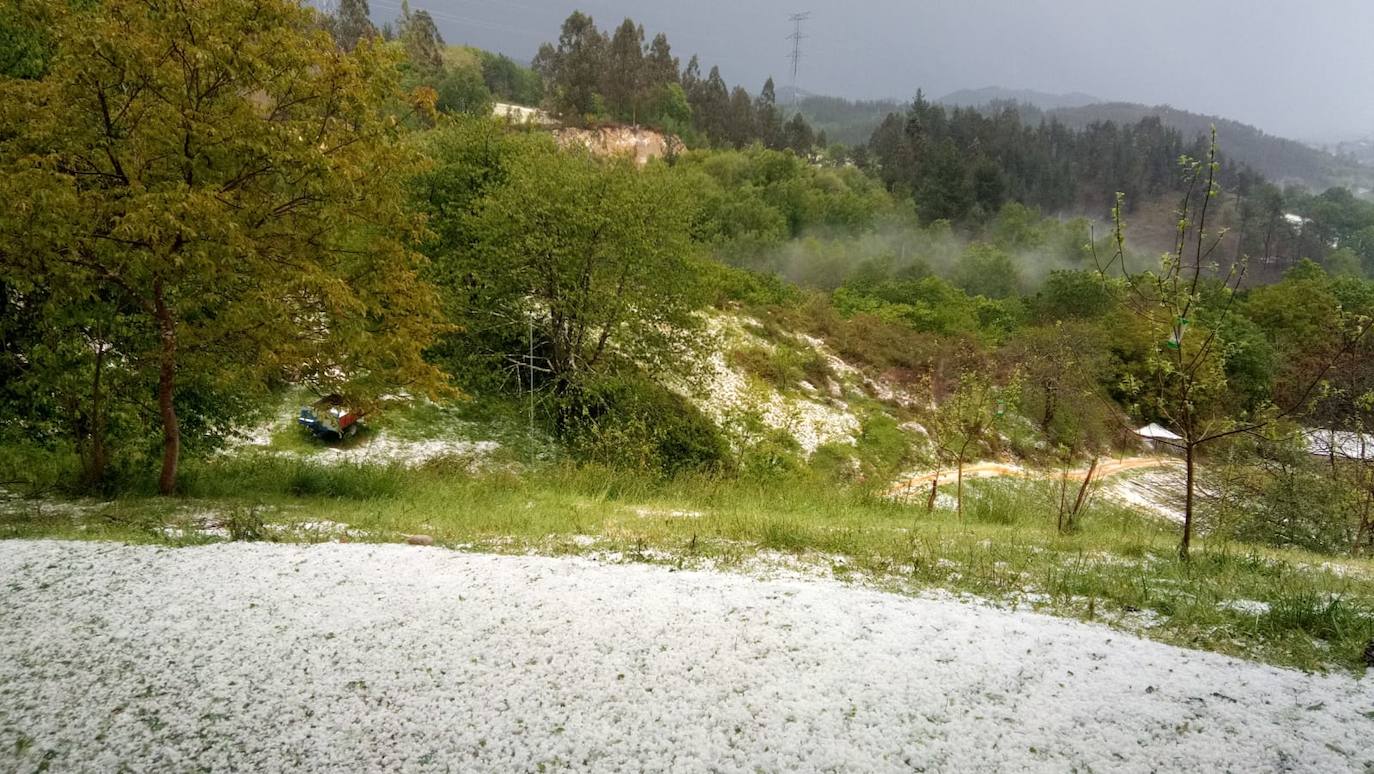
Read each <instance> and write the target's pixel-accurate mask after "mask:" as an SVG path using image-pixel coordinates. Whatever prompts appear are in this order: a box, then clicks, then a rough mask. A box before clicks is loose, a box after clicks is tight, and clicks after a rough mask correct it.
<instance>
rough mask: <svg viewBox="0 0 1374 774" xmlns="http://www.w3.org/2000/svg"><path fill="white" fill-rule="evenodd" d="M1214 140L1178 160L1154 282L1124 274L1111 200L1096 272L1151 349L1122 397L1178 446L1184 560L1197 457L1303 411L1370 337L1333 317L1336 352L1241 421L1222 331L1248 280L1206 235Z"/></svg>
mask: <svg viewBox="0 0 1374 774" xmlns="http://www.w3.org/2000/svg"><path fill="white" fill-rule="evenodd" d="M1217 157H1218V154H1217V144H1216V131H1215V130H1213V132H1212V141H1211V144H1210V146H1209V150H1208V154H1207V158H1206V160H1205V161H1200V160H1196V159H1192V158H1189V157H1187V156H1185V157H1183V159H1182V161H1181V164H1182V166H1183V171H1184V172H1183V174H1184V194H1183V197H1182V201H1181V203H1180V206H1179V209H1178V226H1177V229H1176V233H1175V240H1174V249H1173V251H1172V252H1170V253H1167V254H1166V255H1164V256H1163V258H1162V259H1161V261H1160V268H1159V270H1158V271H1157V272H1146V273H1142V274H1133V273H1131V272H1130V271H1129V270H1128V268H1127V265H1126V247H1125V231H1124V229H1125V226H1124V219H1123V217H1124V216H1123V214H1122V213H1123V206H1122V201H1123V200H1124V194H1117V204H1116V206H1115V207H1114V208H1113V211H1112V216H1113V222H1114V223H1115V242H1116V250H1115V253H1114V254H1113V256H1112V257H1111V259H1110V260H1109V261H1108V262H1107V264H1106V265H1105V266H1103V265H1101V264H1099V271H1100V272H1101V273H1102V275H1103V276H1104V278H1105V277H1107V276H1108V275H1109V274H1111V273H1112V272H1116V273H1117V274H1119V276H1120V277H1121V279H1122V280H1123V282H1121V283H1120V284H1118V285H1116V287H1120V288H1122V292H1123V295H1122V298H1121V301H1122V303H1123V305H1125V306H1126V307H1127V308H1128V309H1130V310H1131V311H1132V313H1134V314H1135V315H1136V317H1137V318H1138V320H1139V321H1140V324H1141V325H1143V326H1145V327H1146V328H1147V329H1148V330H1149V331H1150V332H1151V333H1152V334H1153V336H1154V339H1155V340H1156V341H1157V342H1158V343H1157V344H1156V345H1155V346H1154V348H1153V349H1151V350H1150V352H1149V353H1148V355H1147V358H1146V364H1145V365H1146V374H1145V377H1144V378H1135V377H1128V379H1127V380H1126V383H1125V385H1123V386H1124V389H1125V392H1126V393H1127V394H1129V395H1131V396H1133V397H1134V398H1135V399H1136V400H1137V401H1138V407H1139V408H1140V409H1143V413H1148V414H1150V415H1153V416H1155V417H1158V418H1160V419H1162V420H1164V421H1165V422H1166V423H1168V424H1169V425H1170V426H1171V427H1173V428H1174V430H1175V431H1176V432H1177V433H1178V434H1179V435H1181V436H1182V439H1181V440H1180V441H1178V442H1177V443H1176V444H1175V445H1176V446H1177V447H1178V448H1179V450H1180V451H1181V452H1182V453H1183V459H1184V471H1185V479H1184V516H1183V529H1182V537H1181V539H1180V541H1179V558H1180V559H1183V560H1185V561H1186V560H1187V559H1188V558H1189V548H1190V546H1191V543H1192V536H1193V530H1194V524H1195V516H1196V491H1197V463H1198V453H1199V450H1200V449H1201V448H1203V447H1204V446H1206V445H1207V444H1210V443H1213V442H1215V441H1218V440H1220V439H1223V438H1229V437H1232V436H1236V435H1239V434H1242V433H1255V432H1256V431H1258V430H1261V429H1263V428H1265V427H1268V426H1269V425H1271V424H1273V423H1274V422H1275V421H1277V420H1279V419H1283V418H1287V417H1290V416H1294V415H1297V414H1299V413H1300V412H1302V411H1304V410H1305V409H1306V408H1307V406H1308V402H1309V399H1310V398H1311V397H1312V395H1313V394H1314V390H1315V389H1316V388H1317V386H1318V385H1319V384H1320V382H1321V380H1322V379H1323V378H1324V377H1325V375H1326V374H1327V372H1329V371H1330V370H1331V368H1332V367H1333V366H1334V365H1335V364H1336V363H1337V362H1338V361H1339V360H1340V359H1341V358H1342V357H1343V356H1345V355H1346V354H1348V353H1349V352H1351V351H1352V350H1353V349H1354V348H1355V347H1356V346H1357V345H1358V343H1359V342H1360V340H1361V339H1363V338H1364V336H1365V334H1366V333H1368V331H1369V328H1370V324H1371V323H1370V321H1369V320H1367V319H1357V320H1349V319H1341V316H1340V315H1333V317H1335V320H1334V322H1335V323H1336V326H1335V327H1336V329H1337V330H1339V331H1340V334H1339V337H1340V338H1341V340H1342V342H1341V344H1340V345H1339V347H1338V348H1337V349H1336V351H1335V352H1333V353H1331V354H1330V355H1329V356H1328V357H1327V358H1325V361H1324V362H1323V363H1322V364H1320V365H1319V366H1318V367H1317V368H1316V369H1315V373H1314V374H1313V377H1312V378H1311V379H1310V380H1308V381H1307V382H1306V384H1305V385H1304V386H1302V387H1300V388H1298V389H1296V390H1295V391H1294V395H1293V397H1292V398H1291V400H1289V401H1288V402H1287V405H1284V406H1280V405H1276V404H1274V403H1266V404H1264V405H1262V406H1259V407H1257V408H1256V409H1255V410H1253V411H1243V410H1242V407H1243V406H1244V402H1243V401H1240V400H1237V399H1236V397H1235V395H1234V391H1233V389H1232V387H1231V385H1230V384H1229V382H1228V379H1227V372H1226V352H1227V340H1226V336H1225V332H1226V331H1227V321H1228V318H1229V316H1230V315H1231V314H1232V312H1233V305H1234V301H1235V298H1236V295H1237V292H1238V290H1239V288H1240V286H1241V283H1242V282H1243V280H1244V277H1245V271H1246V264H1245V261H1244V259H1243V257H1241V256H1239V255H1238V256H1237V257H1236V258H1235V259H1233V260H1231V261H1230V262H1229V264H1228V266H1227V267H1226V268H1225V269H1223V268H1222V267H1221V265H1220V263H1219V261H1218V259H1217V251H1218V248H1219V247H1220V246H1221V244H1222V238H1223V237H1224V235H1225V232H1224V230H1223V231H1209V230H1208V222H1209V221H1208V218H1209V217H1213V216H1215V208H1216V207H1217V206H1219V204H1218V197H1219V196H1220V186H1219V185H1218V183H1217V175H1218V173H1219V171H1220V169H1221V165H1220V163H1219V162H1218V160H1217Z"/></svg>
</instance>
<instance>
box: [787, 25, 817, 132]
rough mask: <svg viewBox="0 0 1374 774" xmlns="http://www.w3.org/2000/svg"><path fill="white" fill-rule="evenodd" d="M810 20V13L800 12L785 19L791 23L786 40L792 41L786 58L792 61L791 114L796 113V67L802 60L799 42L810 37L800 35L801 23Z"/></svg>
mask: <svg viewBox="0 0 1374 774" xmlns="http://www.w3.org/2000/svg"><path fill="white" fill-rule="evenodd" d="M810 18H811V12H810V11H802V12H800V13H794V14H792V15H791V16H789V17H787V20H788V21H790V22H792V34H791V35H788V36H787V39H788V40H790V41H792V53H790V54H788V55H787V58H788V59H789V60H791V61H792V112H793V113H796V112H797V66H798V65H799V64H801V58H802V50H801V42H802V41H803V40H805V39H806V38H809V37H811V36H810V35H803V34H802V22H805V21H806V20H807V19H810Z"/></svg>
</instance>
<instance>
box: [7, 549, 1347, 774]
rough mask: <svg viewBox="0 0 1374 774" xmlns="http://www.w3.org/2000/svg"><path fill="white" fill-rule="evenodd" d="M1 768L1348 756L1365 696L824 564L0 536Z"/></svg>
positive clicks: (1233, 763) (1281, 763)
mask: <svg viewBox="0 0 1374 774" xmlns="http://www.w3.org/2000/svg"><path fill="white" fill-rule="evenodd" d="M0 589H2V590H3V591H0V769H4V770H10V769H12V768H18V769H20V770H26V769H30V768H33V767H34V766H36V765H37V764H38V763H39V762H41V761H43V760H45V759H48V760H49V763H50V765H51V768H52V769H53V770H62V771H113V770H117V769H120V768H121V767H127V768H130V769H133V770H158V771H185V770H191V769H196V770H200V769H206V770H215V771H230V770H237V771H283V770H313V771H387V770H405V771H481V770H487V771H529V770H536V769H541V768H542V769H580V770H595V771H614V770H634V771H706V770H716V771H754V770H766V771H790V770H808V771H819V770H825V771H830V770H838V771H909V770H911V769H926V770H941V771H970V770H1017V771H1020V770H1049V771H1067V770H1095V771H1103V770H1113V771H1157V770H1174V771H1221V770H1232V771H1277V770H1284V771H1289V770H1309V771H1324V772H1334V771H1347V770H1349V771H1360V770H1368V768H1367V767H1370V766H1372V765H1374V764H1371V762H1370V761H1371V760H1374V748H1371V746H1370V745H1369V738H1370V734H1371V732H1372V731H1374V714H1372V713H1374V689H1371V687H1370V686H1369V685H1368V684H1367V683H1364V684H1362V683H1361V682H1360V681H1357V680H1355V679H1353V678H1351V677H1348V676H1341V675H1332V676H1317V675H1305V674H1301V673H1298V672H1293V671H1287V670H1281V669H1274V668H1270V667H1266V666H1261V665H1257V664H1252V663H1247V662H1243V661H1237V660H1235V659H1231V658H1227V657H1224V656H1220V655H1216V654H1211V653H1201V652H1195V651H1188V650H1182V649H1179V648H1174V647H1170V646H1166V645H1162V644H1159V643H1154V642H1149V641H1146V640H1141V639H1138V638H1135V637H1132V636H1128V635H1123V634H1121V633H1119V632H1113V631H1111V630H1109V629H1106V628H1104V627H1101V626H1095V625H1089V624H1083V623H1078V622H1073V621H1066V620H1060V619H1055V618H1050V617H1046V616H1042V615H1038V614H1034V613H1024V612H1016V613H1012V612H1007V611H1002V610H995V609H991V608H987V607H981V606H974V605H965V604H959V603H956V602H950V601H941V600H936V599H920V598H909V597H900V596H893V595H889V594H884V593H880V592H875V591H866V590H860V589H854V588H850V587H846V586H843V585H841V584H839V583H835V582H818V581H760V580H757V579H751V578H746V577H741V576H732V575H724V574H711V573H696V572H677V573H673V572H670V571H669V570H667V569H665V568H662V567H654V566H646V565H624V566H605V565H597V564H595V563H592V562H589V561H587V560H582V559H571V560H570V559H550V558H540V557H526V556H520V557H498V556H488V555H477V554H462V553H456V552H451V551H446V550H443V549H437V548H416V547H407V546H395V545H361V544H350V545H337V544H334V545H317V546H295V545H270V544H219V545H212V546H204V547H198V548H182V549H169V548H157V547H136V546H123V545H116V544H109V543H70V542H57V541H0Z"/></svg>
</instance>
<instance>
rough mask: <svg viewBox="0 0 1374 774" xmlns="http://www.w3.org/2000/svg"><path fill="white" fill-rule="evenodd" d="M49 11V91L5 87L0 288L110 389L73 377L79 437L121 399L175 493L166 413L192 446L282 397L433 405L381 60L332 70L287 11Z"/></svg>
mask: <svg viewBox="0 0 1374 774" xmlns="http://www.w3.org/2000/svg"><path fill="white" fill-rule="evenodd" d="M48 7H49V11H50V13H51V18H52V19H53V24H52V27H51V30H50V31H51V34H52V35H53V39H54V41H55V43H56V54H55V55H54V57H53V58H52V60H51V61H50V63H49V69H48V73H47V76H46V77H45V78H44V79H42V80H41V81H16V82H8V83H6V84H5V86H4V88H3V91H0V136H3V137H6V138H8V141H7V142H6V144H5V145H4V146H3V148H2V149H0V166H3V168H4V172H3V174H0V193H3V195H4V196H5V197H6V198H7V201H8V202H10V204H11V206H10V207H9V208H7V209H6V210H5V213H4V214H3V215H0V235H2V236H3V241H4V243H5V244H4V246H3V247H0V275H3V277H4V280H3V281H4V284H5V285H6V286H8V287H11V288H14V289H15V290H16V291H18V292H20V293H25V294H28V293H34V294H36V295H35V297H36V298H39V297H41V298H43V299H44V300H45V301H46V302H47V303H50V304H52V307H51V308H52V309H53V310H54V314H53V315H51V316H49V317H48V318H47V322H48V323H49V324H50V327H49V329H48V331H47V334H48V338H49V341H60V340H63V339H72V338H75V339H76V340H80V339H84V340H85V341H86V343H87V344H88V345H89V344H92V343H94V344H95V345H96V346H88V347H87V350H88V351H89V352H90V353H91V354H90V356H89V359H88V360H87V361H86V364H85V365H84V366H83V367H89V368H91V369H92V370H93V371H94V370H97V369H101V368H108V369H109V370H110V371H117V372H118V374H117V376H114V377H111V381H105V380H104V379H102V380H101V382H100V386H99V387H97V386H96V381H95V376H94V374H92V380H91V388H90V390H89V392H88V393H87V395H88V396H89V397H88V398H87V400H88V401H89V404H88V405H89V407H90V408H89V412H90V413H91V415H92V417H93V420H92V422H91V427H93V428H98V427H100V426H101V423H100V421H97V420H96V419H95V417H96V416H97V415H99V414H100V413H101V412H102V411H103V407H104V406H107V405H110V403H111V402H112V401H111V397H112V396H110V395H109V392H108V390H109V388H110V387H112V386H116V385H121V387H120V392H119V393H117V394H116V395H114V396H113V400H120V399H124V400H128V401H129V402H131V403H134V404H135V405H137V406H138V407H139V411H140V416H141V417H142V418H143V422H144V424H145V426H148V427H152V426H155V425H156V426H160V427H161V429H162V435H163V446H164V461H163V471H164V475H163V488H164V489H166V490H170V488H171V487H172V485H173V484H174V481H175V474H176V465H177V461H178V459H179V453H180V448H181V445H182V444H181V438H182V435H183V433H182V428H181V427H180V426H179V418H178V415H177V414H176V411H177V410H178V409H181V410H183V411H187V413H188V416H186V417H184V418H183V419H185V420H186V421H187V425H186V427H185V428H184V429H185V430H186V431H187V432H186V433H185V435H187V437H188V439H189V437H190V432H191V431H192V430H193V429H194V430H196V431H199V430H200V429H202V428H201V427H198V426H197V421H198V420H199V419H206V418H208V417H210V416H215V417H216V419H215V421H213V422H208V423H206V424H207V425H218V426H222V425H223V424H224V423H223V422H222V421H219V420H220V419H222V418H223V416H222V413H223V412H226V411H228V410H229V409H231V408H233V407H238V406H241V405H244V404H245V403H247V402H248V400H247V399H248V398H249V396H251V395H252V394H253V393H254V392H255V391H260V390H261V389H262V388H264V387H265V386H267V385H269V384H272V383H273V382H274V381H276V380H280V379H290V380H294V381H297V382H304V383H312V384H315V385H316V386H318V387H319V388H321V389H322V390H323V391H329V392H343V393H348V394H350V395H351V396H353V397H354V399H355V400H357V401H360V402H366V401H367V400H368V399H369V398H371V397H373V396H375V395H377V394H379V393H380V392H381V391H383V390H385V389H388V388H389V387H390V386H391V385H394V384H395V383H396V382H397V381H406V382H409V383H411V384H412V385H413V386H412V388H413V389H419V390H428V389H438V388H439V386H440V378H439V373H438V372H437V371H436V370H435V369H433V368H432V367H431V366H429V365H428V364H427V363H425V362H424V360H423V359H422V357H421V353H422V351H423V349H424V347H425V346H426V344H427V343H428V341H429V340H430V339H431V337H432V336H433V334H434V332H435V331H436V330H437V329H438V328H439V322H438V320H437V318H436V317H435V315H434V311H435V309H434V299H433V295H432V293H431V292H430V290H429V288H428V286H426V285H424V284H423V283H421V282H420V281H419V278H418V271H419V268H420V265H421V262H422V259H421V256H419V255H418V254H416V253H415V252H414V251H412V250H410V249H409V248H408V247H407V244H406V241H407V240H408V239H410V238H413V236H415V235H417V234H418V233H419V224H418V223H417V222H416V220H415V219H414V218H413V217H412V216H411V215H410V214H408V213H406V212H405V211H404V210H403V208H402V207H401V206H400V205H401V202H402V198H403V197H402V194H403V188H402V184H403V179H402V177H401V175H402V174H403V171H404V169H405V168H406V167H408V166H410V165H412V164H414V163H415V157H414V155H413V154H412V153H411V152H410V150H409V149H408V148H407V147H406V144H405V143H404V142H403V141H402V139H401V137H400V136H399V125H398V122H397V121H396V118H395V116H393V115H390V114H387V113H386V112H384V108H383V106H384V105H387V104H391V103H390V100H391V98H392V97H393V95H394V93H395V91H394V89H395V87H396V83H395V80H394V77H395V70H394V64H395V63H394V62H393V61H392V60H390V59H389V58H388V57H387V56H386V55H385V54H384V53H383V51H382V50H380V49H379V48H378V47H377V46H375V45H371V44H363V45H359V46H358V48H357V49H356V50H355V51H354V52H353V53H352V54H348V55H343V54H340V53H339V52H338V50H337V49H336V48H335V46H334V44H333V42H332V41H331V40H330V39H329V38H328V36H327V35H325V34H324V33H323V32H321V31H320V30H319V28H318V26H317V23H316V22H317V19H316V17H315V16H314V14H313V12H311V11H309V10H308V9H304V8H302V7H300V6H299V5H296V4H293V3H290V2H285V1H284V0H282V1H281V2H278V1H277V0H272V2H268V3H266V4H263V3H258V2H253V3H249V2H235V1H230V2H223V3H214V4H208V5H189V6H186V5H175V4H171V5H169V4H165V3H153V4H151V5H150V4H146V3H138V2H126V1H124V0H116V1H114V2H103V3H99V4H92V5H91V6H90V7H89V8H72V7H69V6H67V5H65V3H59V2H56V0H54V2H53V3H52V4H50V5H49V6H48ZM188 27H192V28H196V29H203V30H204V33H203V34H199V35H196V36H194V37H192V38H187V37H186V36H185V35H184V31H185V30H186V29H187V28H188ZM173 41H175V42H176V45H175V46H173V45H172V42H173ZM169 50H170V51H172V52H173V53H172V54H165V53H164V52H167V51H169ZM93 52H98V55H93ZM325 95H328V98H327V99H326V98H325ZM112 105H113V107H112ZM265 118H271V119H272V120H264V119H265ZM58 310H64V311H62V312H60V313H58ZM76 310H80V313H81V314H80V317H79V318H77V317H73V316H72V314H71V313H70V312H73V311H76ZM106 349H108V351H109V353H110V354H111V356H110V358H108V359H107V360H106V361H104V362H103V363H101V362H98V361H97V358H96V355H97V354H98V353H100V352H102V351H105V350H106ZM67 351H69V352H70V351H74V349H72V348H69V349H68V350H67ZM54 362H57V361H54ZM122 385H127V387H128V392H124V390H123V387H122ZM188 390H189V391H190V392H188ZM192 394H196V395H199V396H203V397H204V401H203V402H200V403H199V404H198V405H195V404H193V403H191V402H189V401H188V397H189V396H191V395H192ZM235 394H238V395H241V396H242V397H243V398H244V400H241V401H240V400H232V399H228V398H227V396H230V395H235ZM149 395H157V397H158V406H157V409H156V411H155V410H154V407H153V406H151V405H149V403H148V400H147V396H149ZM77 435H78V436H79V437H78V438H77V440H78V442H80V443H84V442H86V441H89V442H90V443H92V444H93V445H97V446H98V445H99V444H100V443H101V440H102V438H101V434H100V432H99V431H97V430H85V429H83V430H80V431H79V432H78V433H77Z"/></svg>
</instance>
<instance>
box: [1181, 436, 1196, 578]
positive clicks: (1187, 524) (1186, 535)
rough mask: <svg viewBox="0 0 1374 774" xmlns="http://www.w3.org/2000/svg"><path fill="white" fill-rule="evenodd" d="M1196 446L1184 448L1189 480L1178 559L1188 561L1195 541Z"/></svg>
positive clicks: (1185, 488)
mask: <svg viewBox="0 0 1374 774" xmlns="http://www.w3.org/2000/svg"><path fill="white" fill-rule="evenodd" d="M1194 448H1195V447H1194V445H1193V444H1192V443H1191V442H1190V443H1187V444H1186V445H1185V446H1184V447H1183V464H1184V467H1185V468H1186V470H1187V479H1186V481H1185V483H1184V487H1183V541H1182V542H1181V543H1179V544H1178V558H1179V559H1182V560H1183V561H1185V562H1186V561H1188V544H1189V543H1191V542H1192V539H1193V461H1194Z"/></svg>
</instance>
